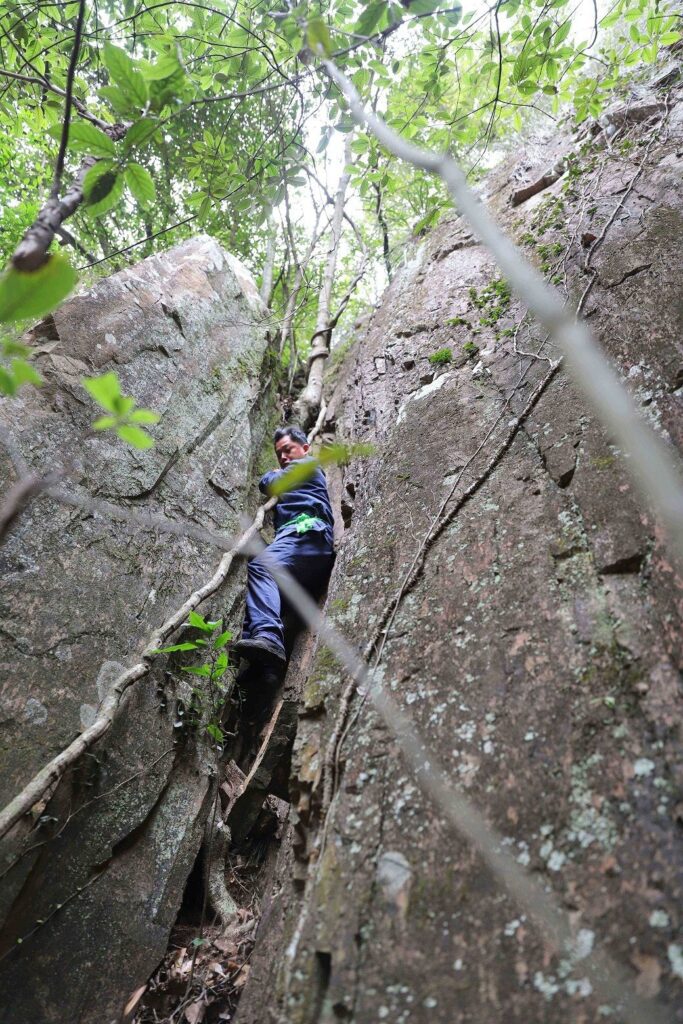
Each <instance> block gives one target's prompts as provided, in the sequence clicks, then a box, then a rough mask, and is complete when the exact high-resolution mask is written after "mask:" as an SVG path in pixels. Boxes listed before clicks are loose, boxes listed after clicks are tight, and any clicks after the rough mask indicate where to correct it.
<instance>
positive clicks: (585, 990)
mask: <svg viewBox="0 0 683 1024" xmlns="http://www.w3.org/2000/svg"><path fill="white" fill-rule="evenodd" d="M564 990H565V992H566V993H567V995H568V996H579V998H580V999H587V998H588V996H589V995H591V994H592V992H593V986H592V985H591V983H590V981H589V980H588V978H578V979H574V978H568V979H567V980H566V981H565V983H564Z"/></svg>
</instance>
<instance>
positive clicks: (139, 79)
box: [102, 41, 149, 107]
mask: <svg viewBox="0 0 683 1024" xmlns="http://www.w3.org/2000/svg"><path fill="white" fill-rule="evenodd" d="M102 61H103V63H104V66H105V67H106V69H107V71H108V72H109V74H110V76H111V79H112V81H113V82H114V84H115V85H117V86H118V87H119V89H120V90H121V92H122V93H123V94H124V95H125V96H126V97H127V98H128V99H130V100H131V101H132V102H133V103H134V104H135V105H136V106H137V107H144V106H146V104H147V101H148V99H149V92H148V89H147V83H146V82H145V79H144V78H143V76H142V74H141V72H140V71H138V69H137V68H136V67H135V64H134V63H133V60H132V59H131V57H129V56H128V54H127V53H126V51H125V50H122V49H121V48H120V47H118V46H114V44H113V43H110V42H109V41H107V42H105V44H104V46H103V48H102Z"/></svg>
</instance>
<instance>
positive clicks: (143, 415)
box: [81, 373, 161, 448]
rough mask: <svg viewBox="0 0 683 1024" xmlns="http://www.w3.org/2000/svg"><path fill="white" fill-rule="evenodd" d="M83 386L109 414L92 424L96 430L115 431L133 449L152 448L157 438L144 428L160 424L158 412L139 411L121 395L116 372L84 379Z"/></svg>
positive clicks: (129, 399) (129, 400) (131, 401)
mask: <svg viewBox="0 0 683 1024" xmlns="http://www.w3.org/2000/svg"><path fill="white" fill-rule="evenodd" d="M81 384H82V385H83V387H84V388H85V390H86V391H87V392H88V393H89V394H90V395H91V396H92V397H93V398H94V399H95V401H96V402H97V403H98V405H101V406H102V408H103V409H105V410H106V411H107V412H108V413H109V415H108V416H100V417H99V419H96V420H95V421H94V423H93V424H92V428H93V430H98V431H99V430H114V431H115V432H116V434H117V435H118V436H119V437H120V438H121V440H122V441H125V442H126V444H129V445H131V447H133V448H151V447H152V446H153V444H154V439H153V438H152V437H150V435H149V434H148V433H147V431H146V430H143V429H142V427H141V426H140V424H141V423H144V424H150V423H158V422H159V420H160V419H161V416H159V414H158V413H156V412H152V410H151V409H136V408H135V399H133V398H129V397H126V396H125V395H122V394H121V387H120V385H119V378H118V376H117V375H116V374H115V373H104V374H102V376H101V377H83V379H82V380H81Z"/></svg>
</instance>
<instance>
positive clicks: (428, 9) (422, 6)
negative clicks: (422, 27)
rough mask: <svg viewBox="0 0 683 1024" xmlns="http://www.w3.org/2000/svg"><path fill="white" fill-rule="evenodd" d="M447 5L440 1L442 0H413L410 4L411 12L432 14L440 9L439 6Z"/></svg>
mask: <svg viewBox="0 0 683 1024" xmlns="http://www.w3.org/2000/svg"><path fill="white" fill-rule="evenodd" d="M442 6H443V7H445V6H446V4H444V3H442V2H440V0H412V3H411V4H410V13H411V14H432V13H433V12H434V11H438V9H439V7H442Z"/></svg>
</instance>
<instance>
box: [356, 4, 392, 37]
mask: <svg viewBox="0 0 683 1024" xmlns="http://www.w3.org/2000/svg"><path fill="white" fill-rule="evenodd" d="M387 6H388V5H387V4H386V3H385V2H384V0H375V2H374V3H371V4H368V6H367V7H366V8H365V10H364V11H363V13H362V14H361V16H360V18H359V19H358V21H357V22H356V26H355V29H354V32H356V33H357V34H358V35H359V36H370V35H372V34H373V32H374V31H375V29H376V28H377V26H378V25H379V23H380V22H381V20H382V18H383V17H384V15H385V14H386V10H387Z"/></svg>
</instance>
